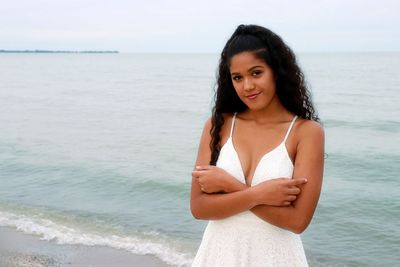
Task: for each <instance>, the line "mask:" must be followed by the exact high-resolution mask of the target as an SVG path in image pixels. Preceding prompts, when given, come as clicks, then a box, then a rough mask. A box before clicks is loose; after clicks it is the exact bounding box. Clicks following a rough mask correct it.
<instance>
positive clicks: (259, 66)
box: [231, 65, 263, 76]
mask: <svg viewBox="0 0 400 267" xmlns="http://www.w3.org/2000/svg"><path fill="white" fill-rule="evenodd" d="M262 67H263V66H261V65H256V66H253V67H251V68H250V69H248V70H247V72H250V71H252V70H254V69H256V68H262ZM231 75H232V76H233V75H240V73H239V72H231Z"/></svg>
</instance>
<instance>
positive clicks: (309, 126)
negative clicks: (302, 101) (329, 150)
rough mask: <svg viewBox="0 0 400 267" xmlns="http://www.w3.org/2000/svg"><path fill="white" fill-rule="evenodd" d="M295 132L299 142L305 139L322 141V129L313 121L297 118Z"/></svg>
mask: <svg viewBox="0 0 400 267" xmlns="http://www.w3.org/2000/svg"><path fill="white" fill-rule="evenodd" d="M296 132H297V135H298V137H299V139H300V140H302V139H304V138H306V139H309V138H310V139H315V140H318V139H322V140H323V139H324V135H325V134H324V128H323V127H322V125H321V124H320V123H319V122H317V121H314V120H308V119H303V118H299V119H297V123H296Z"/></svg>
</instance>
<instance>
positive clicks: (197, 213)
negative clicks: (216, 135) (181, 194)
mask: <svg viewBox="0 0 400 267" xmlns="http://www.w3.org/2000/svg"><path fill="white" fill-rule="evenodd" d="M210 129H211V120H210V119H209V120H208V121H207V122H206V125H205V127H204V130H203V134H202V136H201V140H200V145H199V151H198V155H197V160H196V166H201V165H208V163H209V162H208V161H209V159H210V158H211V150H210V147H209V144H210V141H211V136H210ZM205 176H208V177H209V178H210V177H211V178H214V177H213V175H210V174H209V173H208V172H204V171H199V170H197V171H196V170H195V171H193V173H192V190H191V197H190V207H191V211H192V214H193V216H194V217H195V218H197V219H223V218H226V217H229V216H232V215H234V214H237V213H240V212H243V211H246V210H250V209H252V208H254V207H255V206H257V205H260V204H274V203H278V202H279V203H280V204H279V205H284V204H283V203H287V205H289V204H290V201H293V200H294V199H295V198H294V199H293V196H294V195H296V194H298V189H297V188H296V186H297V185H299V184H302V183H304V182H305V181H302V180H291V179H273V180H271V181H267V182H268V183H269V184H268V185H267V184H265V185H264V186H263V187H261V186H260V187H249V188H247V187H246V188H244V190H240V191H237V192H232V193H229V194H218V193H217V194H207V193H205V192H203V191H202V190H201V187H200V185H199V182H198V179H202V178H204V177H205ZM199 177H200V178H199ZM236 186H238V185H236Z"/></svg>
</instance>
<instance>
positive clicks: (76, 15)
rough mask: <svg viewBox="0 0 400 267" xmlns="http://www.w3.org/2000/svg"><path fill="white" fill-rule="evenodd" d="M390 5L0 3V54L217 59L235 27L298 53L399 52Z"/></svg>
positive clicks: (367, 1) (322, 0) (360, 1)
mask: <svg viewBox="0 0 400 267" xmlns="http://www.w3.org/2000/svg"><path fill="white" fill-rule="evenodd" d="M399 10H400V1H396V0H375V1H371V0H347V1H346V0H340V1H339V0H338V1H334V0H319V1H318V0H314V1H311V0H306V1H301V0H298V1H290V0H273V1H270V0H264V1H253V0H250V1H246V0H241V1H236V0H231V1H228V0H221V1H218V0H214V1H212V0H201V1H200V0H199V1H189V0H187V1H184V0H147V1H146V0H142V1H135V0H131V1H128V0H107V1H105V0H3V1H2V3H1V5H0V49H52V50H119V51H121V52H137V53H141V52H184V53H186V52H200V53H201V52H205V53H218V52H220V50H221V49H222V47H223V45H224V43H225V42H226V40H227V39H228V38H229V36H230V35H231V34H232V32H233V31H234V29H235V28H236V26H237V25H238V24H242V23H243V24H260V25H262V26H265V27H268V28H270V29H271V30H273V31H274V32H276V33H277V34H279V35H280V36H281V37H282V38H283V39H284V40H286V41H287V43H288V44H289V45H290V46H291V47H292V48H293V49H294V50H295V51H298V52H309V51H310V52H312V51H322V52H325V51H328V52H335V51H399V50H400V26H399V25H400V12H399Z"/></svg>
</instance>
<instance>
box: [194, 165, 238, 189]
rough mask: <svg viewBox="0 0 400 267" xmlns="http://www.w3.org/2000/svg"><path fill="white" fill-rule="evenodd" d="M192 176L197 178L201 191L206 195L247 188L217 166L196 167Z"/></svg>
mask: <svg viewBox="0 0 400 267" xmlns="http://www.w3.org/2000/svg"><path fill="white" fill-rule="evenodd" d="M192 176H193V177H194V178H196V180H197V182H198V183H199V185H200V188H201V191H203V192H204V193H208V194H211V193H230V192H235V191H239V190H242V189H244V188H246V185H245V184H243V183H241V182H240V181H239V180H237V179H236V178H235V177H233V176H232V175H230V174H229V173H228V172H226V171H225V170H223V169H221V168H218V167H216V166H212V165H207V166H196V170H195V171H193V172H192Z"/></svg>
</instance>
